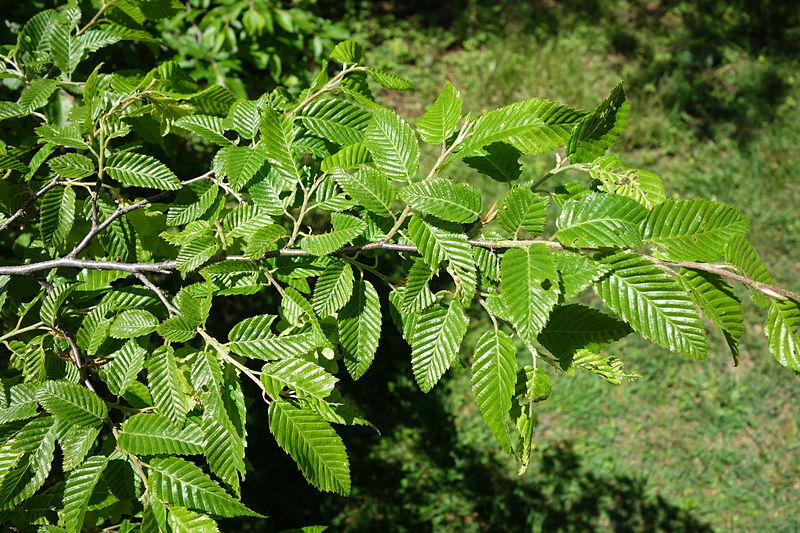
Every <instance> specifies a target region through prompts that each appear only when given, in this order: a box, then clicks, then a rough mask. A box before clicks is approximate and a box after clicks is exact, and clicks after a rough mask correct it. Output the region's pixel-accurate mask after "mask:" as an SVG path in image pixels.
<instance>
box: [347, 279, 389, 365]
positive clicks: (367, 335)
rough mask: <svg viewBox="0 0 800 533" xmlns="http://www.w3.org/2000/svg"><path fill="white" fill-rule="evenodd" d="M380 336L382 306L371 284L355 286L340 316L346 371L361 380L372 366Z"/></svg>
mask: <svg viewBox="0 0 800 533" xmlns="http://www.w3.org/2000/svg"><path fill="white" fill-rule="evenodd" d="M380 336H381V305H380V301H379V299H378V293H377V291H376V290H375V287H373V286H372V283H370V282H369V281H365V280H361V281H356V282H355V283H354V284H353V294H352V296H351V297H350V301H348V302H347V305H345V306H344V308H343V309H342V310H341V311H340V312H339V342H340V343H341V345H342V352H343V355H344V364H345V366H346V367H347V371H348V372H349V373H350V375H351V376H352V377H353V379H358V378H360V377H361V376H363V375H364V373H365V372H366V371H367V369H368V368H369V367H370V365H371V364H372V360H373V358H374V357H375V352H376V351H377V350H378V341H379V340H380Z"/></svg>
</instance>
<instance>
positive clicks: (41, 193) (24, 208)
mask: <svg viewBox="0 0 800 533" xmlns="http://www.w3.org/2000/svg"><path fill="white" fill-rule="evenodd" d="M56 185H58V178H57V177H56V178H53V181H51V182H50V183H48V184H47V185H45V186H44V187H42V188H41V189H39V190H38V191H36V192H35V193H33V194H32V195H31V197H30V198H28V199H27V200H25V205H23V206H22V207H20V208H19V209H17V212H16V213H14V214H13V215H11V216H10V217H8V219H7V220H6V221H5V222H3V223H2V224H0V231H4V230H5V229H7V228H9V227H10V226H11V224H13V223H14V221H15V220H17V219H18V218H19V217H21V216H23V215H24V214H25V212H26V211H27V210H28V208H29V207H30V206H31V204H32V203H33V202H35V201H36V200H38V199H39V198H41V197H42V196H44V194H45V193H46V192H47V191H49V190H50V189H52V188H53V187H55V186H56Z"/></svg>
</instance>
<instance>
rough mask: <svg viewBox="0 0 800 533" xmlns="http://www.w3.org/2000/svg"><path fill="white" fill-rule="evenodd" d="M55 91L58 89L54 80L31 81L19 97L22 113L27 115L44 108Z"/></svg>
mask: <svg viewBox="0 0 800 533" xmlns="http://www.w3.org/2000/svg"><path fill="white" fill-rule="evenodd" d="M56 89H58V82H57V81H56V80H46V79H38V80H34V81H32V82H31V84H30V85H29V86H28V87H26V88H25V89H23V91H22V94H20V97H19V105H20V107H22V113H24V114H28V113H30V112H31V111H35V110H36V109H39V108H40V107H44V106H45V105H46V104H47V101H48V100H49V99H50V96H51V95H52V94H53V93H54V92H55V91H56ZM22 113H20V114H22Z"/></svg>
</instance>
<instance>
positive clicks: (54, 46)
mask: <svg viewBox="0 0 800 533" xmlns="http://www.w3.org/2000/svg"><path fill="white" fill-rule="evenodd" d="M49 43H50V54H51V55H52V56H53V61H54V62H55V64H56V66H57V67H58V68H59V69H60V70H61V72H64V73H65V74H72V72H73V71H74V70H75V67H77V66H78V63H80V60H81V56H82V55H83V45H82V44H81V41H80V40H78V39H77V38H76V37H75V36H73V35H70V31H69V27H68V26H67V24H65V23H61V24H55V25H54V26H53V27H52V29H51V30H50V39H49Z"/></svg>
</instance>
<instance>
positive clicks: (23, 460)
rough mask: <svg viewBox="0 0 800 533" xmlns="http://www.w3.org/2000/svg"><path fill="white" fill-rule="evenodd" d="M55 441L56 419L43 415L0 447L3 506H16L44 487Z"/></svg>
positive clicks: (0, 497)
mask: <svg viewBox="0 0 800 533" xmlns="http://www.w3.org/2000/svg"><path fill="white" fill-rule="evenodd" d="M55 443H56V438H55V427H54V425H53V418H52V417H49V416H44V417H38V418H35V419H34V420H31V421H30V422H28V423H26V424H25V425H24V426H23V427H22V428H21V429H20V430H19V431H17V432H16V433H15V434H14V435H13V436H12V437H11V439H9V440H7V441H6V442H5V443H4V445H3V446H2V447H0V509H13V508H14V507H15V506H16V505H17V504H19V503H20V502H22V501H24V500H27V499H28V498H30V497H31V496H33V494H34V493H35V492H36V491H37V490H39V488H41V486H42V485H43V484H44V482H45V479H46V478H47V476H48V474H49V473H50V466H51V464H52V462H53V452H54V450H55ZM12 462H15V464H13V463H12ZM8 463H12V464H8ZM8 466H10V467H11V468H12V470H11V472H8V471H7V470H6V469H7V468H8ZM4 467H5V468H4ZM4 470H5V471H4Z"/></svg>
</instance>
